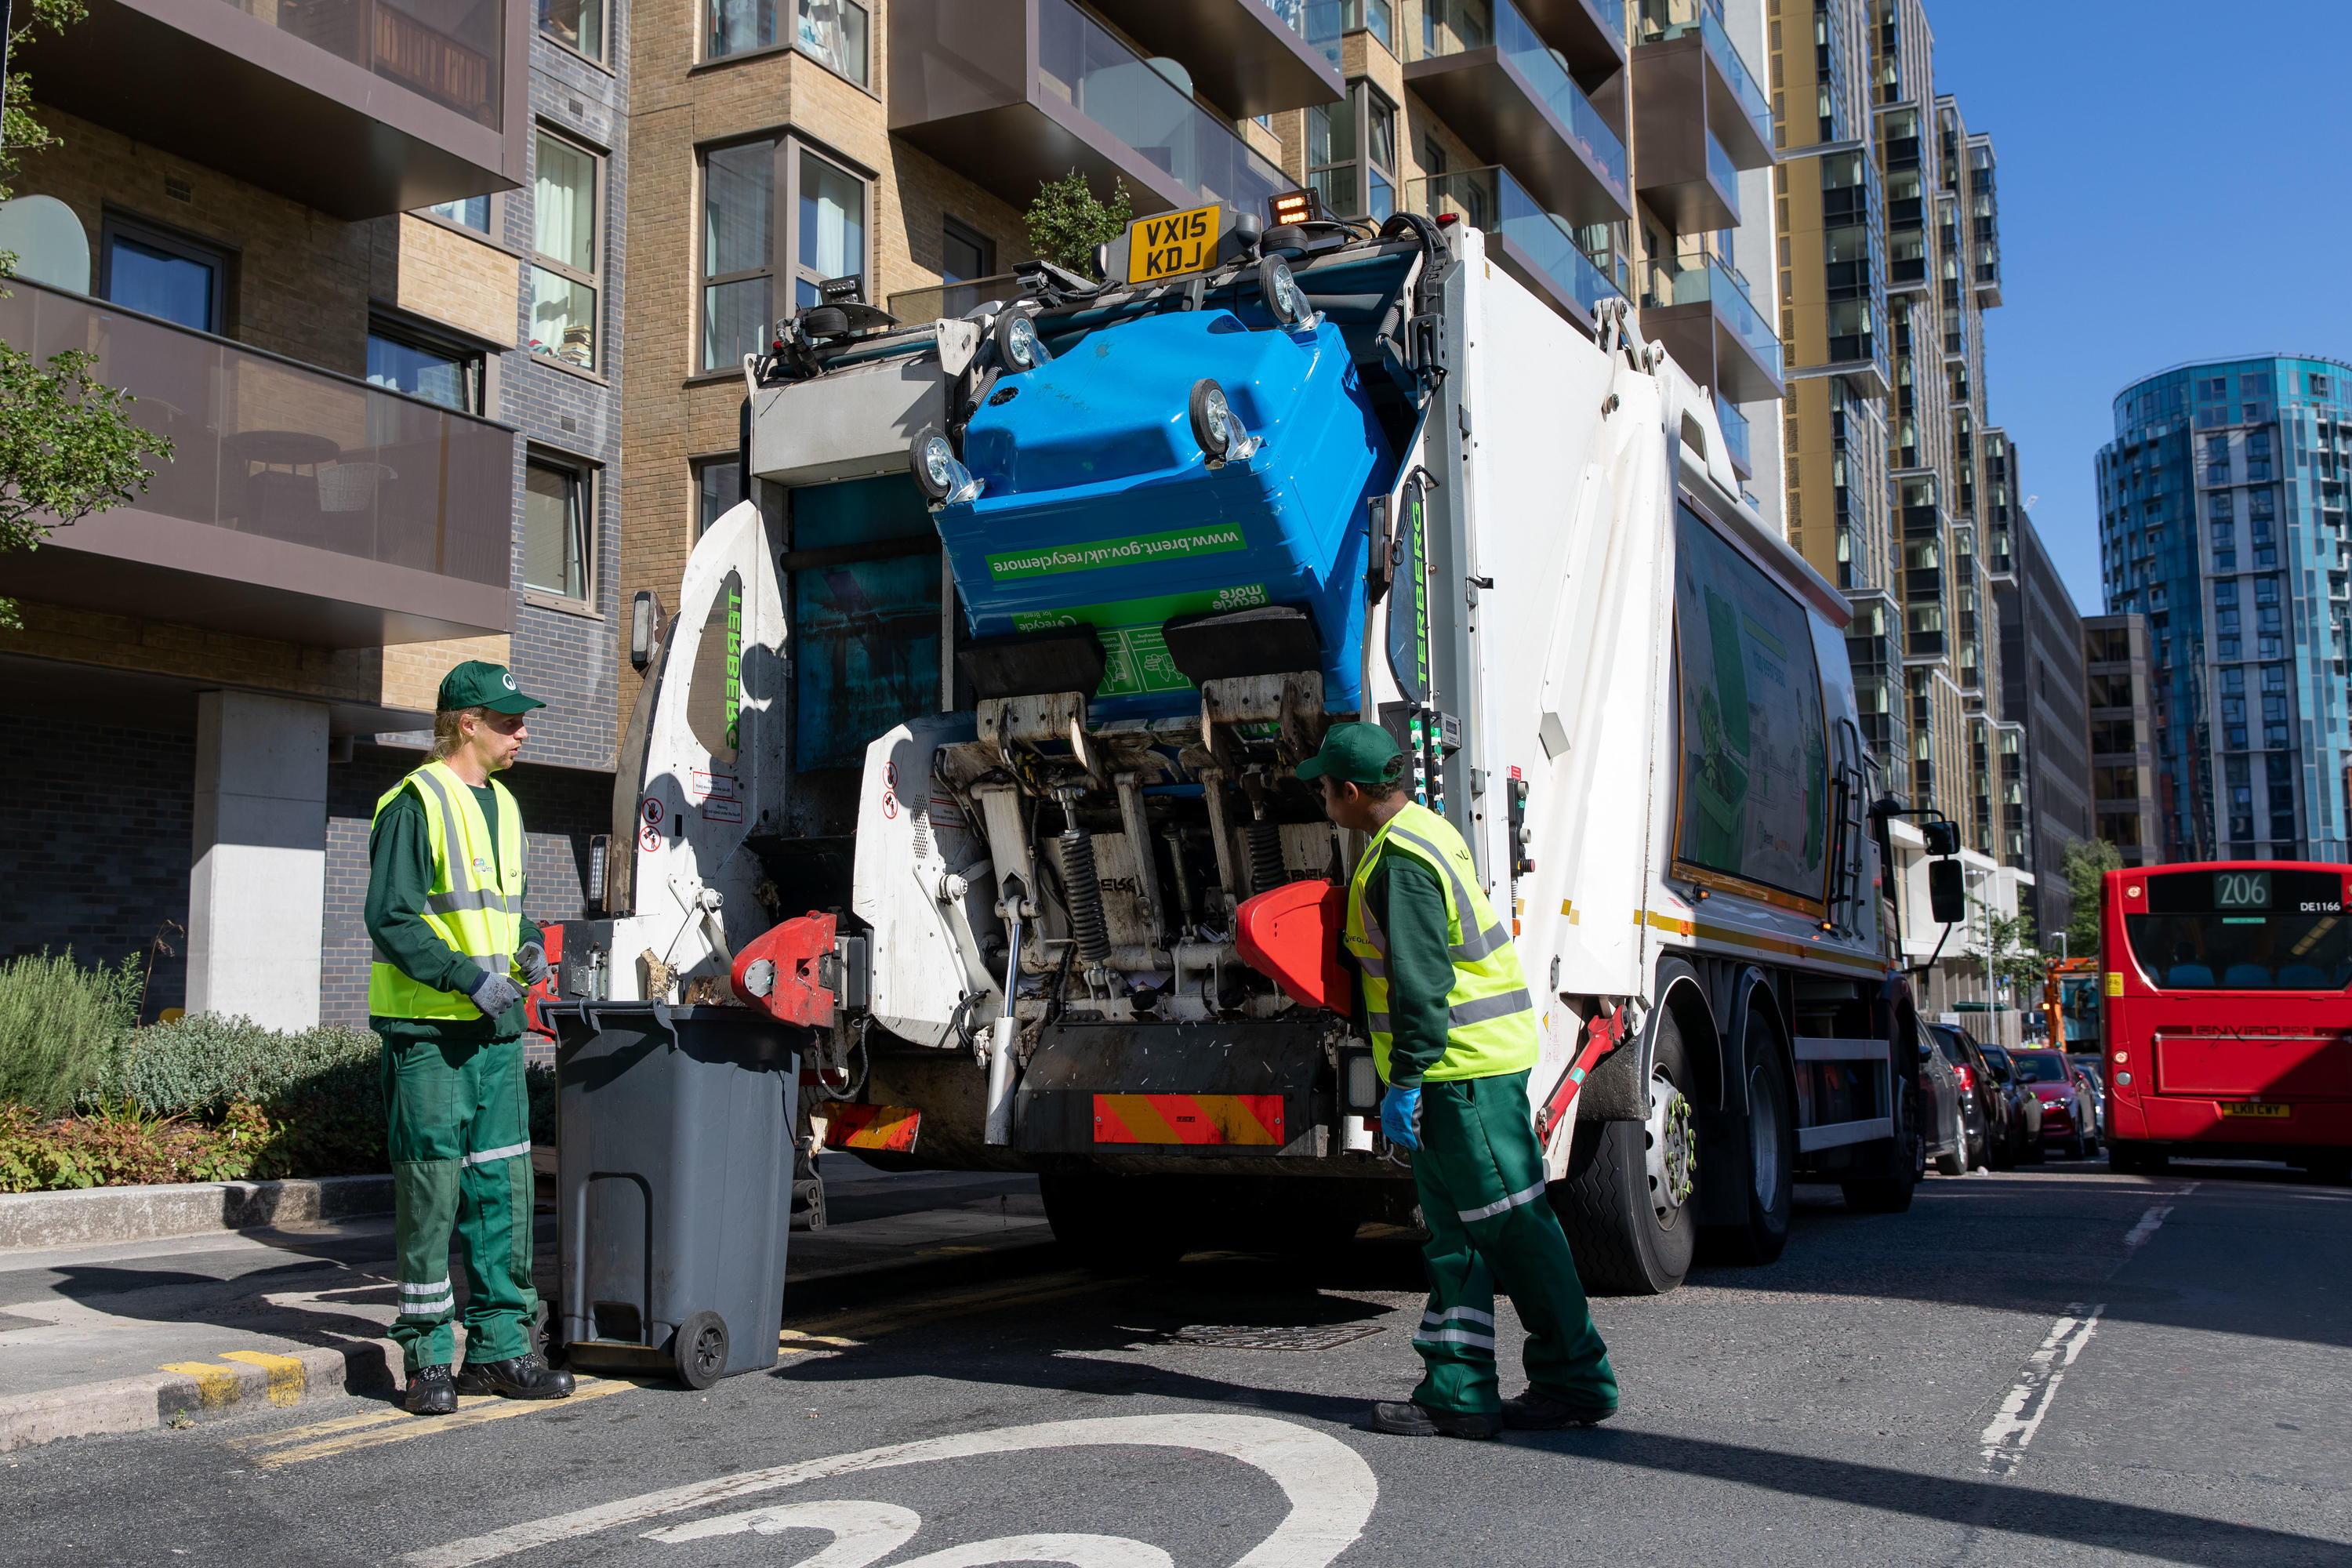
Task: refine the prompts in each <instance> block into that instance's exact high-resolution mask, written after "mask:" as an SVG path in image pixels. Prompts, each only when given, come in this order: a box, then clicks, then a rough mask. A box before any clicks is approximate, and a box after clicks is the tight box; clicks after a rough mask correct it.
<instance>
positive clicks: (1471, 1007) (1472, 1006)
mask: <svg viewBox="0 0 2352 1568" xmlns="http://www.w3.org/2000/svg"><path fill="white" fill-rule="evenodd" d="M1535 1006H1536V999H1535V998H1534V997H1532V996H1530V995H1528V988H1527V987H1526V986H1524V985H1522V986H1520V987H1519V988H1518V989H1517V991H1506V992H1503V993H1502V994H1500V995H1496V996H1475V997H1473V998H1471V999H1470V1000H1469V1001H1467V1002H1456V1003H1455V1004H1454V1005H1453V1006H1451V1007H1448V1008H1447V1009H1446V1010H1445V1017H1446V1021H1447V1022H1448V1023H1450V1024H1452V1025H1453V1026H1454V1027H1455V1028H1457V1029H1458V1028H1461V1027H1462V1026H1464V1025H1465V1024H1483V1023H1485V1022H1486V1020H1487V1019H1489V1018H1507V1017H1509V1016H1511V1015H1512V1014H1514V1013H1532V1012H1534V1011H1535Z"/></svg>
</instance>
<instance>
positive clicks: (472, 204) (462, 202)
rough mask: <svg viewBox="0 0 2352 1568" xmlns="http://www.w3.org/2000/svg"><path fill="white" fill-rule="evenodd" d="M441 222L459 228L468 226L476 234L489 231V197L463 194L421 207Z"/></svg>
mask: <svg viewBox="0 0 2352 1568" xmlns="http://www.w3.org/2000/svg"><path fill="white" fill-rule="evenodd" d="M422 210H423V211H425V212H428V213H431V214H432V215H433V216H435V217H437V218H439V219H440V220H441V221H442V222H443V223H454V224H456V225H457V226H458V227H459V228H470V229H472V230H474V231H475V232H476V233H477V234H488V233H489V232H490V198H489V197H488V196H463V197H460V198H459V199H457V201H454V202H436V203H434V204H433V205H431V206H429V207H425V208H423V209H422Z"/></svg>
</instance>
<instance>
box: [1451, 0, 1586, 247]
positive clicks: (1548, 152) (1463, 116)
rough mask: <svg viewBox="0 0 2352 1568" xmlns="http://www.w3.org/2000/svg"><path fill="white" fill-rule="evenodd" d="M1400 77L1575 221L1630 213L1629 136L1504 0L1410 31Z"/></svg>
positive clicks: (1479, 146) (1541, 197) (1483, 149)
mask: <svg viewBox="0 0 2352 1568" xmlns="http://www.w3.org/2000/svg"><path fill="white" fill-rule="evenodd" d="M1407 48H1408V54H1409V60H1408V63H1407V65H1406V67H1405V80H1406V81H1407V82H1408V83H1409V84H1410V85H1411V86H1412V88H1413V89H1415V90H1416V91H1418V92H1419V93H1420V94H1421V95H1422V97H1423V99H1425V100H1428V102H1429V104H1430V107H1432V108H1433V109H1434V110H1437V111H1438V113H1439V114H1440V115H1442V116H1444V119H1445V121H1446V122H1447V123H1448V124H1449V125H1451V126H1452V127H1453V128H1454V131H1456V132H1458V133H1460V134H1461V135H1462V136H1463V137H1464V138H1465V140H1466V141H1468V142H1470V143H1471V144H1472V146H1474V147H1475V148H1476V149H1478V150H1479V151H1480V152H1482V153H1485V154H1486V156H1487V157H1488V158H1490V159H1491V160H1493V161H1494V162H1495V163H1500V164H1506V165H1507V166H1509V167H1510V168H1511V169H1512V170H1513V171H1515V172H1516V173H1517V175H1518V176H1519V178H1520V179H1522V180H1524V181H1525V182H1527V184H1528V187H1529V188H1530V189H1531V190H1533V191H1534V192H1535V193H1536V195H1537V197H1538V200H1540V201H1541V202H1542V203H1543V204H1544V205H1546V206H1548V207H1549V209H1550V210H1551V211H1553V212H1556V213H1559V214H1560V215H1561V216H1563V217H1565V218H1566V219H1567V220H1568V221H1569V222H1570V223H1574V224H1596V223H1618V222H1622V221H1623V220H1625V219H1626V218H1628V217H1630V216H1632V213H1633V205H1632V197H1631V195H1630V194H1629V192H1630V189H1631V187H1630V185H1629V184H1628V183H1627V174H1626V157H1625V142H1624V140H1623V138H1622V137H1620V136H1619V135H1618V134H1617V132H1615V131H1614V130H1612V129H1611V127H1610V125H1609V122H1608V121H1606V120H1604V119H1603V118H1602V117H1601V110H1598V109H1596V108H1594V107H1593V105H1592V100H1590V99H1588V98H1586V97H1585V96H1584V93H1583V91H1582V89H1580V88H1579V87H1578V86H1577V85H1576V82H1575V81H1574V79H1571V78H1570V75H1569V73H1568V71H1567V69H1566V68H1564V67H1563V66H1562V65H1561V64H1560V62H1559V57H1558V56H1556V55H1555V54H1554V53H1553V51H1552V49H1551V47H1550V46H1549V44H1547V43H1546V42H1545V41H1544V39H1543V37H1542V36H1541V35H1539V34H1538V32H1537V31H1536V29H1535V28H1534V27H1533V26H1531V25H1530V24H1529V23H1528V19H1527V18H1526V17H1525V16H1521V15H1520V14H1519V12H1518V10H1517V7H1516V6H1514V5H1511V4H1510V0H1494V3H1493V8H1492V10H1491V11H1490V12H1486V13H1485V14H1484V15H1481V14H1480V12H1478V11H1474V10H1472V9H1471V8H1470V7H1468V6H1457V7H1454V8H1452V9H1451V10H1450V11H1449V12H1448V13H1447V14H1446V16H1445V18H1444V20H1443V21H1439V20H1437V19H1436V17H1435V16H1434V14H1433V13H1432V14H1427V15H1426V16H1425V25H1424V26H1423V27H1422V28H1421V29H1420V30H1419V31H1418V32H1412V31H1411V30H1408V35H1407Z"/></svg>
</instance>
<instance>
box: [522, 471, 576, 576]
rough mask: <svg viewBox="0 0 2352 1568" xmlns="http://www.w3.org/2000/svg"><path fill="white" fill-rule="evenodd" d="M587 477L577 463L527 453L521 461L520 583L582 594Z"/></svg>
mask: <svg viewBox="0 0 2352 1568" xmlns="http://www.w3.org/2000/svg"><path fill="white" fill-rule="evenodd" d="M587 489H588V480H587V476H586V475H585V474H584V473H583V472H582V471H581V470H580V469H579V468H577V467H575V466H573V465H572V464H570V463H565V462H562V461H560V460H558V459H556V458H542V457H540V456H538V455H537V454H533V455H532V456H531V458H530V460H529V461H528V462H527V463H525V464H524V466H523V496H522V585H523V586H524V587H526V588H530V589H535V590H537V591H538V592H540V593H542V594H556V595H562V597H564V598H567V599H582V600H584V599H586V598H587V597H588V497H587Z"/></svg>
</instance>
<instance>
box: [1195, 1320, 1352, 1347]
mask: <svg viewBox="0 0 2352 1568" xmlns="http://www.w3.org/2000/svg"><path fill="white" fill-rule="evenodd" d="M1385 1332H1386V1330H1385V1329H1383V1328H1381V1326H1380V1325H1378V1324H1376V1323H1375V1324H1363V1323H1333V1324H1327V1325H1322V1326H1319V1327H1311V1328H1295V1329H1281V1328H1276V1329H1269V1328H1261V1327H1254V1326H1252V1325H1250V1324H1247V1323H1193V1324H1191V1325H1189V1326H1188V1327H1185V1328H1181V1329H1179V1330H1177V1331H1175V1332H1174V1333H1172V1334H1171V1335H1170V1336H1169V1338H1170V1339H1171V1340H1173V1341H1174V1342H1176V1343H1178V1344H1180V1345H1215V1346H1217V1347H1219V1348H1220V1349H1223V1350H1237V1351H1328V1350H1329V1349H1330V1348H1331V1347H1332V1346H1334V1345H1344V1344H1346V1343H1347V1342H1349V1341H1350V1340H1360V1339H1367V1338H1370V1336H1371V1335H1373V1334H1378V1333H1385Z"/></svg>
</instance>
